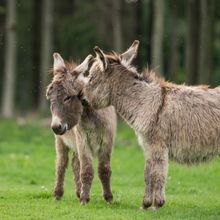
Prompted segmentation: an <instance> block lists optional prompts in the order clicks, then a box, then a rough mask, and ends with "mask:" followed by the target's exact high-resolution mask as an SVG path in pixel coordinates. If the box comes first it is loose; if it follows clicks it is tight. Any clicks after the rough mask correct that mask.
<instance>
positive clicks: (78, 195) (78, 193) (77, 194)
mask: <svg viewBox="0 0 220 220" xmlns="http://www.w3.org/2000/svg"><path fill="white" fill-rule="evenodd" d="M76 196H77V197H78V198H79V199H80V192H78V191H76Z"/></svg>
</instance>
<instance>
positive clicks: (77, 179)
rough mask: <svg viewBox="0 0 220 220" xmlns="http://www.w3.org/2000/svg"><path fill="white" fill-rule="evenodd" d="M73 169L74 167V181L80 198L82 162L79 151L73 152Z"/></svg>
mask: <svg viewBox="0 0 220 220" xmlns="http://www.w3.org/2000/svg"><path fill="white" fill-rule="evenodd" d="M72 169H73V174H74V182H75V185H76V195H77V197H78V198H80V193H81V181H80V162H79V156H78V153H77V152H74V153H73V159H72Z"/></svg>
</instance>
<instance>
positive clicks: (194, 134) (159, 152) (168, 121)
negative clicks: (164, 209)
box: [83, 41, 220, 208]
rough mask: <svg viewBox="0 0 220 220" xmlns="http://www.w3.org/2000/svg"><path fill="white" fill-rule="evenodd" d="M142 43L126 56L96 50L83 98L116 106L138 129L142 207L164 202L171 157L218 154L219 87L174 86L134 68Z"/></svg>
mask: <svg viewBox="0 0 220 220" xmlns="http://www.w3.org/2000/svg"><path fill="white" fill-rule="evenodd" d="M138 46H139V41H134V43H133V44H132V45H131V47H130V48H129V49H128V50H127V51H126V52H125V53H123V54H120V55H117V54H116V53H112V54H104V53H103V51H102V50H101V49H100V48H98V47H95V48H94V51H95V53H96V58H94V62H93V64H92V66H91V68H90V71H89V76H88V78H87V80H88V82H87V84H86V86H85V87H84V88H85V89H84V91H83V93H84V98H85V99H86V100H87V101H88V102H89V103H90V104H91V105H92V106H93V107H94V108H96V109H100V108H104V107H107V106H110V105H113V106H114V107H115V109H116V112H118V114H119V115H120V116H121V117H122V118H123V119H124V120H125V121H126V122H127V123H128V124H129V125H130V126H131V127H132V128H133V129H134V130H135V132H136V134H137V136H138V140H139V143H140V145H141V146H142V147H143V150H144V156H145V171H144V177H145V193H144V198H143V203H142V207H143V208H148V207H150V206H151V205H154V206H155V207H156V208H160V207H161V206H163V205H164V203H165V184H166V179H167V172H168V158H170V159H174V160H176V161H177V162H179V163H186V164H189V165H190V164H197V163H200V162H205V161H209V160H210V159H212V158H213V157H214V156H215V155H219V154H220V87H217V88H214V89H209V88H208V87H205V86H204V87H203V86H198V87H193V86H185V85H176V84H171V83H168V82H165V81H163V80H159V79H157V78H155V77H152V74H151V73H149V71H148V73H149V74H148V75H147V74H144V75H143V76H142V75H141V74H138V72H137V70H136V69H135V68H134V67H132V66H131V62H132V61H133V59H134V58H135V57H136V54H137V50H138Z"/></svg>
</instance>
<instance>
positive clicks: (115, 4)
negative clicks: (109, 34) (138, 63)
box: [112, 0, 122, 52]
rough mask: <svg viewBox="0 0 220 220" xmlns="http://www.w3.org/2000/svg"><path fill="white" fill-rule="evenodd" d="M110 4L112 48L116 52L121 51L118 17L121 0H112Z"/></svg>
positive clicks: (119, 20)
mask: <svg viewBox="0 0 220 220" xmlns="http://www.w3.org/2000/svg"><path fill="white" fill-rule="evenodd" d="M112 4H113V5H112V26H113V41H114V42H113V43H114V49H115V50H116V51H117V52H122V33H121V18H120V8H121V0H113V1H112Z"/></svg>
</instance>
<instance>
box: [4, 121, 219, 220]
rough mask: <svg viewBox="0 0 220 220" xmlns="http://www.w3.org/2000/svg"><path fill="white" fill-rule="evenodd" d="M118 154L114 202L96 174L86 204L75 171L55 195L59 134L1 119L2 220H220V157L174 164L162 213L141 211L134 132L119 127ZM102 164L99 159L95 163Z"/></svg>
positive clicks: (140, 175) (140, 162) (138, 156)
mask: <svg viewBox="0 0 220 220" xmlns="http://www.w3.org/2000/svg"><path fill="white" fill-rule="evenodd" d="M118 127H119V128H118V136H117V140H116V146H115V149H114V152H113V157H112V170H113V175H112V188H113V194H114V202H113V204H111V205H109V204H106V203H105V201H104V200H103V199H102V195H101V194H102V193H101V185H100V182H99V180H98V178H97V175H96V176H95V179H94V183H93V186H92V192H91V201H90V203H89V204H88V205H86V206H81V205H80V204H79V202H78V200H77V198H76V196H75V190H74V186H73V183H72V182H73V181H72V173H71V169H68V172H67V176H66V181H65V193H64V197H63V199H62V200H61V201H55V200H54V198H53V196H52V189H53V182H54V159H55V151H54V138H53V134H52V132H51V131H50V129H48V128H42V127H40V125H37V124H36V123H35V125H32V124H31V123H28V124H27V125H17V124H16V123H15V122H14V121H7V120H1V121H0V220H7V219H22V220H24V219H96V220H97V219H105V220H107V219H116V220H118V219H126V220H127V219H166V220H167V219H200V220H201V219H220V160H219V159H215V160H214V161H212V162H211V163H209V164H206V165H200V166H198V167H186V166H180V165H177V164H175V163H173V162H171V163H170V166H169V177H168V184H167V189H166V194H167V203H166V205H165V206H164V207H163V208H161V209H160V210H159V211H149V210H148V211H146V210H140V209H139V207H140V206H141V202H142V197H143V191H144V181H143V167H144V160H143V152H142V150H141V148H140V147H138V145H137V141H136V138H135V136H134V134H133V132H132V130H130V129H128V128H127V127H126V126H125V125H124V124H122V123H120V124H119V126H118ZM95 166H96V163H95Z"/></svg>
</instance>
